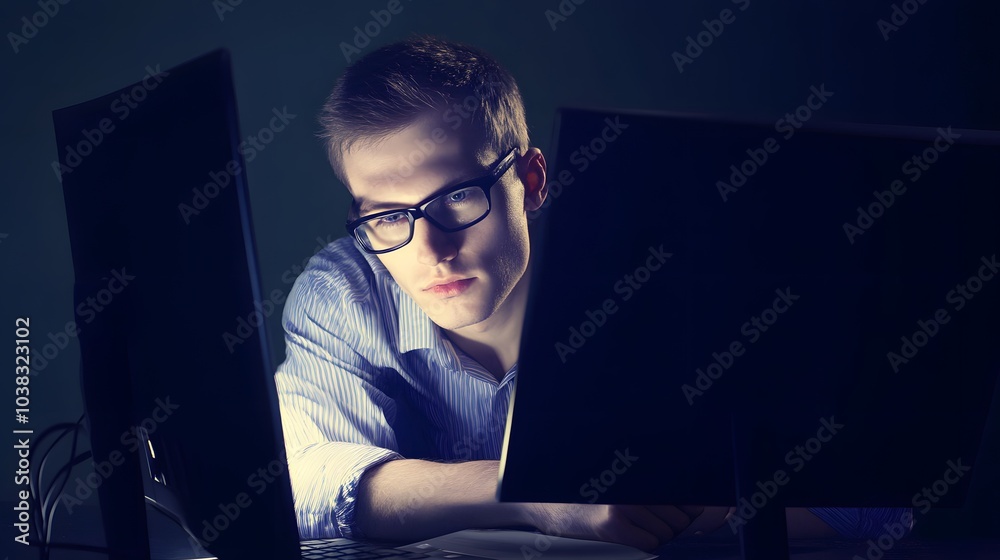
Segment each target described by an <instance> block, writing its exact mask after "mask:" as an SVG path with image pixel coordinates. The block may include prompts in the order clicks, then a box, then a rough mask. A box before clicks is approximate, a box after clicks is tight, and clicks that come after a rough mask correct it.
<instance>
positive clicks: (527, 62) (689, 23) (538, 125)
mask: <svg viewBox="0 0 1000 560" xmlns="http://www.w3.org/2000/svg"><path fill="white" fill-rule="evenodd" d="M53 1H54V0H53ZM223 2H224V0H223ZM223 2H216V3H215V5H213V3H212V2H209V1H202V2H193V1H170V2H167V1H160V2H137V3H126V2H118V3H111V2H107V3H95V2H84V1H81V0H71V1H69V2H68V3H67V4H66V5H58V8H59V11H58V13H57V14H56V15H54V16H51V17H48V18H47V19H48V21H47V22H46V23H45V25H44V26H42V27H40V28H39V29H38V31H37V33H36V34H35V35H34V37H32V38H30V39H28V42H27V43H26V44H21V45H19V46H18V47H17V48H18V52H16V53H15V52H14V48H12V47H11V45H10V36H9V35H7V34H8V33H17V34H21V33H22V26H23V24H24V22H23V21H22V19H21V18H22V17H27V18H28V19H29V20H30V19H31V18H32V16H33V14H35V13H36V12H40V11H41V8H40V7H39V4H38V3H37V2H32V1H28V0H9V1H7V2H4V3H3V6H2V7H0V30H2V31H3V32H4V33H5V36H6V37H7V38H8V40H7V41H6V42H5V44H4V45H3V47H0V50H3V51H5V52H2V53H0V69H2V70H0V75H2V77H3V82H2V83H3V87H2V90H0V107H2V110H3V125H4V126H3V128H2V134H3V150H2V153H3V161H4V165H3V166H2V168H0V189H2V199H0V200H2V202H0V263H2V264H0V266H2V267H3V270H4V274H3V278H2V280H0V282H2V285H0V291H2V294H3V298H2V303H0V306H2V312H0V317H2V318H3V320H4V321H7V322H8V323H7V324H8V330H7V331H5V332H7V333H8V335H7V336H9V337H10V338H11V339H13V336H14V335H13V320H14V318H15V317H18V316H30V317H31V325H32V333H33V339H34V341H35V343H34V347H35V348H34V350H35V351H39V350H40V349H41V348H40V346H43V345H44V344H46V343H48V342H49V339H48V336H47V334H48V333H53V334H54V333H57V332H59V331H61V330H62V329H63V327H64V325H65V324H66V323H67V322H68V321H71V320H74V319H75V320H78V321H80V320H81V317H78V316H76V317H75V316H74V311H73V293H72V287H73V269H72V262H71V258H70V251H69V247H70V246H69V239H68V235H67V228H66V214H65V209H64V204H63V194H62V187H61V184H60V183H59V181H58V180H57V178H56V175H55V174H54V173H53V171H52V168H51V163H52V161H53V160H54V159H55V158H56V157H57V153H61V152H57V146H56V143H55V138H54V134H53V127H52V117H51V112H52V110H54V109H57V108H61V107H65V106H68V105H72V104H76V103H79V102H81V101H85V100H88V99H90V98H93V97H97V96H99V95H102V94H105V93H107V92H110V91H112V90H115V89H118V88H121V87H123V86H125V85H128V84H131V83H134V82H136V81H138V80H139V79H141V78H142V77H143V75H144V74H145V72H146V70H145V68H146V66H147V65H149V66H152V67H156V66H157V65H160V67H161V68H162V69H164V70H166V69H168V68H170V67H172V66H175V65H177V64H179V63H182V62H184V61H186V60H188V59H191V58H193V57H196V56H198V55H201V54H204V53H206V52H208V51H210V50H212V49H215V48H218V47H225V48H228V49H230V50H231V52H232V55H233V65H234V73H235V83H236V90H237V97H238V102H239V112H240V121H241V128H242V132H243V135H244V136H246V135H248V134H251V133H255V132H257V131H258V130H260V129H261V128H262V127H264V126H266V125H267V122H268V120H269V119H270V117H271V114H272V109H274V108H277V109H279V110H280V109H281V108H283V107H287V110H288V112H290V113H293V114H295V115H296V117H295V119H294V120H293V121H292V122H291V124H290V125H289V126H288V127H287V128H286V129H285V130H284V131H282V132H279V133H277V134H276V135H275V139H274V141H273V142H271V143H270V144H268V145H267V146H266V149H265V150H264V151H263V152H261V153H260V154H258V156H257V157H256V158H255V159H254V160H253V161H252V162H250V163H249V165H248V178H249V185H250V192H251V196H252V208H253V214H254V220H255V227H256V236H257V243H258V251H259V256H260V263H261V275H262V279H263V282H264V292H265V293H269V292H270V291H271V290H273V289H280V290H282V291H283V292H284V293H287V292H288V290H289V289H290V288H291V284H290V282H288V281H287V280H288V279H289V278H291V277H294V275H295V274H296V273H297V272H298V269H296V268H295V267H297V266H301V265H302V264H303V262H304V260H306V259H307V258H308V257H309V256H311V255H312V254H313V253H314V252H315V251H316V250H317V249H318V246H319V245H320V244H326V243H327V242H329V241H332V240H333V239H336V238H337V237H340V236H341V235H343V227H342V224H343V220H344V217H345V214H346V209H347V205H348V203H349V198H348V195H347V191H346V190H345V189H344V188H343V186H342V185H341V184H340V183H339V182H338V181H337V179H336V178H335V176H334V175H333V173H332V172H331V171H330V169H329V166H328V164H327V161H326V157H325V154H324V153H323V150H322V148H321V145H320V143H319V142H318V141H317V139H316V138H315V134H316V133H317V132H318V125H317V124H316V119H315V116H316V114H317V112H318V110H319V108H320V105H321V103H322V102H323V100H324V98H325V97H326V96H327V94H328V93H329V91H330V89H331V88H332V86H333V84H334V81H335V80H336V78H337V77H338V76H339V75H340V74H341V73H342V71H343V70H344V68H345V67H346V66H347V63H348V62H347V60H346V59H345V56H344V54H343V53H342V51H341V47H340V45H341V43H351V42H353V41H354V37H355V35H356V31H355V29H354V27H355V26H358V27H364V26H365V24H366V23H368V22H369V21H371V20H372V19H373V18H372V15H371V14H370V11H371V10H382V9H384V8H385V7H386V5H387V3H388V2H387V1H383V0H377V1H373V2H351V3H346V2H336V3H334V2H301V1H295V2H281V3H279V2H262V1H258V2H251V1H249V0H243V1H242V2H241V3H240V4H238V5H236V6H233V7H231V9H228V8H227V10H226V11H224V12H222V14H221V16H222V17H220V15H219V14H218V13H217V6H222V5H226V6H228V4H224V3H223ZM401 2H402V6H403V10H402V12H401V13H399V14H396V15H393V16H392V20H391V21H390V22H389V24H388V25H386V26H385V27H384V28H381V29H380V32H379V33H378V35H377V36H376V37H374V39H372V40H371V43H370V44H368V45H366V46H363V47H362V48H360V50H361V54H365V53H368V52H371V51H372V50H373V49H375V48H377V47H378V46H380V45H383V44H386V43H388V42H392V41H394V40H397V39H400V38H403V37H406V36H408V35H410V34H413V33H427V34H434V35H439V36H442V37H445V38H448V39H453V40H459V41H464V42H468V43H471V44H473V45H476V46H478V47H481V48H483V49H485V50H486V51H488V52H490V53H491V54H493V55H494V56H495V57H496V58H498V59H499V60H500V61H501V63H503V64H504V65H505V66H506V67H507V68H508V69H509V70H510V71H511V72H512V73H513V74H514V76H515V78H516V79H517V80H518V82H519V84H520V87H521V90H522V93H523V95H524V100H525V104H526V108H527V115H528V124H529V128H530V133H531V140H532V144H533V145H536V146H538V147H540V148H542V150H543V151H546V150H548V149H549V148H550V143H551V140H552V127H553V117H554V114H555V110H556V108H557V107H559V106H564V105H570V106H593V107H610V108H617V109H650V110H672V111H694V112H706V113H716V114H722V115H730V116H741V117H750V118H761V119H765V120H769V121H773V120H776V119H778V118H779V117H781V116H782V115H784V114H785V113H786V112H790V111H794V109H795V108H796V107H797V106H799V105H800V104H802V103H804V102H805V100H806V98H807V97H808V95H809V93H810V92H809V88H810V86H817V87H819V86H820V85H821V84H825V86H826V89H827V90H829V91H832V92H834V96H833V97H832V98H831V99H830V101H829V102H828V103H826V104H825V105H824V106H823V108H822V109H821V110H820V111H819V112H818V113H817V115H816V117H815V119H816V120H817V121H819V120H840V121H853V122H865V123H883V124H901V125H904V124H905V125H924V126H931V127H937V126H945V127H947V126H949V125H950V126H953V127H955V128H973V129H988V130H998V129H1000V109H998V107H997V105H996V101H997V100H998V99H1000V84H998V75H1000V46H998V39H997V36H996V33H995V25H996V22H997V21H998V18H1000V6H998V5H997V3H995V2H987V1H985V0H983V1H979V2H977V1H972V0H967V1H957V2H956V1H946V0H926V2H925V3H924V4H923V5H920V6H919V9H918V11H917V12H916V13H914V14H912V15H909V16H908V21H906V22H905V23H904V24H903V25H901V26H900V27H899V30H898V31H895V32H892V33H891V34H890V35H889V39H888V40H885V39H884V38H883V35H882V33H881V31H880V30H879V28H878V26H877V20H879V19H887V20H888V19H889V18H890V16H891V14H892V11H893V3H892V2H888V1H870V0H868V1H852V2H845V1H833V0H829V1H818V0H805V1H791V0H789V1H786V2H776V1H771V2H768V1H765V0H750V1H749V2H748V4H749V6H748V7H747V9H746V10H745V11H742V12H741V11H739V7H740V5H741V4H742V3H745V1H744V2H741V4H737V3H735V2H731V1H730V0H699V1H687V2H678V1H674V2H628V1H623V0H617V1H614V2H608V1H600V0H587V1H586V2H583V3H582V4H581V5H579V6H577V5H574V4H572V3H571V2H570V1H569V0H565V1H564V2H562V4H563V6H564V9H565V8H566V7H567V6H572V7H573V8H575V10H574V11H573V13H571V14H569V15H567V16H565V21H559V22H556V27H555V29H553V27H552V25H551V24H550V22H549V21H548V19H547V18H546V15H545V11H546V10H554V11H558V10H559V6H560V2H558V1H557V0H542V1H535V2H532V1H527V0H518V1H506V2H457V1H455V2H431V1H429V0H401ZM896 4H897V5H901V4H903V2H896ZM908 4H912V5H919V4H918V3H917V2H916V0H913V1H912V2H909V3H908ZM727 8H728V9H732V10H733V11H734V12H735V21H734V22H733V23H731V24H729V25H726V26H725V28H724V31H723V33H722V34H721V35H720V36H719V37H717V38H715V39H714V41H713V43H712V44H711V45H710V46H708V47H706V48H704V50H703V52H702V54H701V55H700V56H698V57H697V58H695V59H694V61H693V62H692V63H690V64H687V65H685V66H684V70H683V72H678V69H677V67H676V65H675V63H674V61H673V60H672V59H671V54H672V53H673V52H674V51H683V49H684V48H685V46H686V39H687V37H688V36H695V35H697V34H698V33H699V32H701V31H703V30H704V29H705V28H704V26H703V24H702V20H706V19H716V18H718V17H719V13H720V11H721V10H723V9H727ZM567 11H568V10H567ZM41 19H42V18H41V17H40V16H39V18H38V20H39V21H41ZM356 58H357V57H356V56H355V57H354V58H352V60H354V59H356ZM150 172H151V173H155V172H156V170H150ZM983 187H984V188H995V187H996V183H995V182H994V183H992V184H987V185H983ZM136 188H141V184H140V185H137V187H136ZM614 188H616V189H619V188H621V189H623V188H626V186H614ZM803 188H806V189H807V188H809V185H803ZM317 238H318V239H317ZM289 271H292V272H291V275H290V276H289ZM196 320H197V318H196V317H193V318H192V321H196ZM268 327H269V328H270V329H271V333H272V336H271V339H272V340H271V344H272V346H273V351H274V354H275V356H276V359H281V358H282V357H283V356H284V343H283V340H282V338H281V336H280V335H281V327H280V313H277V312H276V313H274V314H272V315H271V316H270V317H269V318H268ZM183 351H184V349H183V348H179V349H178V348H164V352H183ZM191 359H192V360H195V359H197V356H192V357H191ZM78 363H79V347H78V343H77V341H76V340H71V341H70V342H69V344H68V346H66V348H65V349H62V350H60V351H59V354H58V355H57V356H56V357H55V358H53V359H52V360H50V364H49V365H48V366H47V367H46V368H45V369H44V370H43V371H41V372H38V373H37V374H36V375H35V376H34V377H33V378H32V380H31V389H32V391H31V397H32V402H33V406H32V417H31V427H33V428H35V429H36V431H40V430H41V429H44V428H45V427H47V426H49V425H51V424H53V423H56V422H60V421H75V420H76V419H77V418H78V417H79V415H80V414H81V413H82V410H83V408H82V402H81V398H80V391H79V380H78V374H77V368H78ZM8 394H9V393H8ZM12 408H13V407H12ZM11 424H13V421H11ZM994 424H996V422H994ZM995 435H996V433H995V431H994V433H993V438H992V441H994V442H995V440H996V439H997V438H996V437H995ZM991 445H992V446H993V447H992V448H991V449H989V450H988V454H987V455H986V456H985V457H987V458H989V459H990V463H989V465H991V466H986V465H984V466H985V467H986V468H993V469H994V470H996V465H998V464H1000V460H998V456H1000V453H998V451H997V448H996V444H995V443H991ZM4 447H5V449H6V448H8V447H7V446H6V445H4ZM4 456H5V457H8V455H7V452H5V454H4ZM5 464H11V465H13V462H9V461H8V460H6V459H5ZM85 470H86V466H81V467H79V468H78V469H77V472H76V473H75V474H80V473H81V472H82V471H85ZM5 478H6V479H7V480H8V482H6V483H5V484H6V486H4V488H5V490H4V491H3V495H2V498H0V499H3V500H8V499H9V498H8V496H10V497H12V496H13V494H12V492H13V490H12V486H11V481H10V478H9V477H5ZM989 484H991V485H992V486H983V485H982V484H980V485H979V487H978V488H977V487H976V486H974V487H973V490H974V491H976V492H977V494H979V495H980V498H979V500H980V502H981V503H983V504H987V503H988V504H990V505H994V504H995V503H996V498H997V497H998V494H1000V492H998V491H997V486H996V484H995V482H990V483H989ZM989 509H991V510H992V511H996V508H989ZM984 510H986V508H985V507H984ZM977 515H979V514H977ZM990 515H992V516H993V517H992V519H993V521H992V523H993V524H994V525H993V526H996V523H998V522H1000V519H998V518H997V514H996V513H992V514H990ZM56 519H57V523H58V519H59V516H57V517H56ZM936 520H937V521H938V523H939V525H940V526H941V527H946V528H948V529H949V530H958V527H957V525H956V526H954V527H953V526H951V522H952V521H953V522H954V523H955V524H959V523H964V521H962V520H961V519H956V520H951V519H950V518H947V516H940V515H939V516H937V517H936ZM980 522H983V523H985V520H984V519H983V518H980ZM983 526H985V525H983Z"/></svg>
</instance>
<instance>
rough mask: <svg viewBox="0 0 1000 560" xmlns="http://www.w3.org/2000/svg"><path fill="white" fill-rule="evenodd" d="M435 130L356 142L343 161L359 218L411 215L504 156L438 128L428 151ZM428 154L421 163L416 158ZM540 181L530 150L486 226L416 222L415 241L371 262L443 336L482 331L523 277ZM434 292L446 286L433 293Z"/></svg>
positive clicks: (539, 160)
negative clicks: (455, 227) (456, 227)
mask: <svg viewBox="0 0 1000 560" xmlns="http://www.w3.org/2000/svg"><path fill="white" fill-rule="evenodd" d="M436 127H438V125H436V124H434V123H433V122H419V123H417V124H413V125H411V126H409V127H407V128H406V129H404V130H402V131H401V132H399V133H396V134H393V135H391V136H389V137H388V138H386V139H384V140H381V141H379V142H377V143H374V144H369V143H365V142H359V143H357V144H355V145H354V146H353V147H352V148H351V150H350V151H349V152H348V153H345V154H344V171H345V173H346V175H347V180H348V183H349V184H350V189H351V191H352V194H353V196H354V199H355V201H356V202H357V203H358V204H359V205H360V213H361V216H362V217H363V216H366V215H369V214H374V213H375V212H379V211H383V210H392V209H398V208H408V207H412V206H415V205H416V204H417V203H419V202H421V201H424V200H425V199H427V198H428V197H430V196H432V195H434V194H437V193H439V192H441V191H442V190H443V189H446V188H448V187H451V186H454V185H456V184H458V183H461V182H463V181H468V180H469V179H475V178H479V177H482V176H484V175H487V174H488V173H489V170H490V169H491V168H492V166H494V165H495V164H496V163H497V162H498V161H499V160H500V159H501V158H503V157H504V156H505V155H506V149H508V148H505V151H504V153H500V154H497V153H493V152H492V151H488V150H485V151H484V149H483V148H482V147H481V146H480V145H479V144H478V143H477V142H473V141H470V140H468V139H467V138H464V137H463V136H461V135H460V134H458V133H457V132H452V131H451V129H450V128H449V127H443V128H442V130H444V131H446V134H447V137H446V139H445V141H443V142H441V143H435V142H433V141H432V140H430V138H432V137H433V136H432V131H433V130H434V129H435V128H436ZM467 128H468V127H467ZM459 132H461V131H459ZM437 138H439V139H440V131H439V133H438V135H437ZM418 143H419V144H418ZM420 144H422V145H423V146H424V149H425V151H423V152H422V151H421V149H420V148H419V147H418V145H420ZM430 145H433V149H432V150H430V154H429V155H427V156H426V157H423V158H418V157H417V156H415V154H417V153H421V154H424V153H425V152H426V149H427V147H428V146H430ZM420 160H423V161H420ZM407 161H411V162H413V161H417V162H419V165H417V166H412V165H410V164H406V163H404V162H407ZM544 181H545V160H544V158H543V157H542V155H541V152H539V151H538V150H537V149H531V150H529V153H528V154H527V155H522V156H521V157H519V158H517V159H516V160H515V163H514V165H513V166H512V167H511V168H510V169H508V170H507V172H506V173H504V174H503V176H502V177H501V178H500V180H499V181H498V182H497V183H496V184H494V185H493V187H492V188H491V189H490V196H491V199H492V207H491V210H490V212H489V215H488V216H487V217H486V218H485V219H484V220H482V221H481V222H479V223H477V224H475V225H473V226H471V227H469V228H466V229H464V230H461V231H458V232H454V233H445V232H443V231H441V230H439V229H438V228H436V227H435V226H434V225H432V224H431V223H430V222H428V221H427V219H425V218H421V219H418V220H416V221H415V222H414V230H413V239H412V240H411V241H410V242H409V243H408V244H407V245H405V246H403V247H401V248H399V249H396V250H395V251H391V252H389V253H383V254H380V255H378V257H379V260H381V261H382V264H383V265H385V267H386V269H388V271H389V273H390V274H392V277H393V278H394V279H395V280H396V282H397V283H398V284H399V286H400V287H401V288H403V290H404V291H405V292H406V293H407V294H409V295H410V297H411V298H413V300H414V301H415V302H416V303H417V305H419V306H420V307H421V309H423V310H424V312H425V313H427V315H428V316H429V317H430V318H431V320H432V321H434V322H435V323H436V324H438V325H439V326H441V327H442V328H444V329H447V330H454V329H460V328H462V327H467V326H470V325H475V324H477V323H480V322H482V321H484V320H486V319H488V318H489V317H490V316H491V315H493V313H494V312H496V311H497V310H498V309H500V307H501V306H502V305H503V303H504V301H505V300H506V298H507V296H508V295H509V294H510V293H511V291H512V290H513V289H514V287H515V285H516V284H517V283H518V281H519V280H521V278H522V276H523V275H524V272H525V269H526V267H527V264H528V254H529V251H528V227H527V212H530V211H532V210H536V209H537V208H538V207H539V206H540V205H541V203H542V201H543V200H544V197H545V191H544V188H542V185H544ZM442 283H447V284H446V285H443V286H439V287H437V288H435V287H434V286H435V285H440V284H442Z"/></svg>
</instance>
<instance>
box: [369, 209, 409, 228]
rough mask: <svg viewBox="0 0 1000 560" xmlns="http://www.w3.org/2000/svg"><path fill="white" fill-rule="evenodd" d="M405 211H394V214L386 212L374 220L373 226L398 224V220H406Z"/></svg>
mask: <svg viewBox="0 0 1000 560" xmlns="http://www.w3.org/2000/svg"><path fill="white" fill-rule="evenodd" d="M406 221H407V220H406V213H405V212H396V213H395V214H386V215H385V216H382V217H381V218H379V219H377V220H375V227H378V228H387V227H392V226H395V225H398V224H399V223H400V222H406Z"/></svg>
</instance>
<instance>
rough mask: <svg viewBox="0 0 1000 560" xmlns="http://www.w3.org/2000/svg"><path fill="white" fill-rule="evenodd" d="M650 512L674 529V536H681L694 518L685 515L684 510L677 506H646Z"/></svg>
mask: <svg viewBox="0 0 1000 560" xmlns="http://www.w3.org/2000/svg"><path fill="white" fill-rule="evenodd" d="M645 507H646V508H647V509H648V510H649V511H651V512H653V513H654V514H656V516H657V517H659V518H660V519H662V520H664V521H665V522H666V523H667V524H668V525H670V528H671V529H673V531H674V534H675V535H677V534H680V532H681V531H683V530H684V529H685V528H686V527H687V526H688V525H690V524H691V521H693V520H694V517H692V516H691V515H689V514H687V513H685V512H684V511H683V510H681V509H679V508H677V507H676V506H645Z"/></svg>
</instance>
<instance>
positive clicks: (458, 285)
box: [424, 278, 475, 297]
mask: <svg viewBox="0 0 1000 560" xmlns="http://www.w3.org/2000/svg"><path fill="white" fill-rule="evenodd" d="M473 281H475V278H455V279H454V280H453V279H450V278H445V279H443V280H437V281H435V282H434V283H433V284H431V285H430V286H429V287H427V288H424V291H425V292H430V293H432V294H434V295H437V296H447V297H452V296H457V295H458V294H460V293H462V292H464V291H465V290H467V289H468V288H469V286H470V285H471V284H472V282H473Z"/></svg>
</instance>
